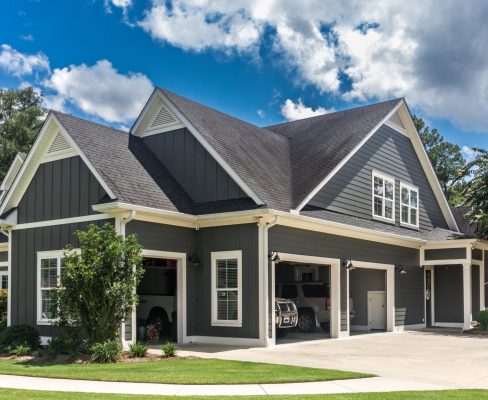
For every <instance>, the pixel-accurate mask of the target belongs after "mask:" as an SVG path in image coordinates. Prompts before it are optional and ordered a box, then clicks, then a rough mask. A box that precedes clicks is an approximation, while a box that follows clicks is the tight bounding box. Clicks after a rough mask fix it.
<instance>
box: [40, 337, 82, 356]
mask: <svg viewBox="0 0 488 400" xmlns="http://www.w3.org/2000/svg"><path fill="white" fill-rule="evenodd" d="M88 350H89V349H88V347H87V343H86V341H85V340H83V339H81V338H80V337H79V335H76V333H74V332H70V334H67V333H63V334H61V335H59V336H57V337H55V338H54V339H53V340H51V341H50V342H49V344H48V345H47V346H46V347H45V348H44V349H42V350H41V351H40V353H39V355H40V356H41V357H49V358H56V357H57V356H59V355H68V356H70V357H73V358H74V357H77V356H79V355H80V354H83V353H88Z"/></svg>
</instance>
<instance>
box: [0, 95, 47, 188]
mask: <svg viewBox="0 0 488 400" xmlns="http://www.w3.org/2000/svg"><path fill="white" fill-rule="evenodd" d="M43 114H44V111H43V110H42V108H41V96H40V95H39V94H38V93H37V92H36V91H34V89H33V88H31V87H27V88H25V89H19V90H12V89H0V182H1V181H2V180H3V178H4V177H5V174H6V173H7V171H8V169H9V167H10V164H11V163H12V161H13V160H14V158H15V155H16V154H17V153H18V152H23V153H27V152H28V151H29V150H30V148H31V146H32V143H34V140H35V138H36V136H37V133H38V132H39V129H40V128H41V125H42V122H43V118H42V116H43Z"/></svg>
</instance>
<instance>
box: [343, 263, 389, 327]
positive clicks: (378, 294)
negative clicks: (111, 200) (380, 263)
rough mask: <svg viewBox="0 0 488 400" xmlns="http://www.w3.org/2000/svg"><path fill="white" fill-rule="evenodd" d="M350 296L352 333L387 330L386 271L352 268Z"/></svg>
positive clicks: (350, 272) (350, 273)
mask: <svg viewBox="0 0 488 400" xmlns="http://www.w3.org/2000/svg"><path fill="white" fill-rule="evenodd" d="M349 296H350V297H349V307H350V310H351V312H350V330H351V334H353V333H364V332H371V331H385V330H386V327H387V316H386V271H384V270H379V269H369V268H353V269H350V271H349ZM351 302H352V306H351Z"/></svg>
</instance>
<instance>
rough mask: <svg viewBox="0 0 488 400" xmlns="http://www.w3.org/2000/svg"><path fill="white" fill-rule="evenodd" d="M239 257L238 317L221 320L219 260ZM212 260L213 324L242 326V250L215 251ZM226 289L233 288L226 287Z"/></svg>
mask: <svg viewBox="0 0 488 400" xmlns="http://www.w3.org/2000/svg"><path fill="white" fill-rule="evenodd" d="M228 259H237V288H236V289H237V319H236V320H221V319H218V314H217V291H218V290H217V279H216V271H217V261H218V260H228ZM211 262H212V268H211V269H212V272H211V273H212V326H227V327H242V251H241V250H233V251H215V252H212V253H211ZM225 290H232V289H228V288H226V289H225Z"/></svg>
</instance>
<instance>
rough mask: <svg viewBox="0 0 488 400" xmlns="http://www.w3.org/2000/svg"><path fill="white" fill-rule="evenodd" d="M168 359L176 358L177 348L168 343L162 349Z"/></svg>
mask: <svg viewBox="0 0 488 400" xmlns="http://www.w3.org/2000/svg"><path fill="white" fill-rule="evenodd" d="M161 349H162V350H163V353H164V355H165V356H166V357H168V358H171V357H174V356H176V346H175V344H174V343H172V342H166V343H165V344H163V347H162V348H161Z"/></svg>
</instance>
